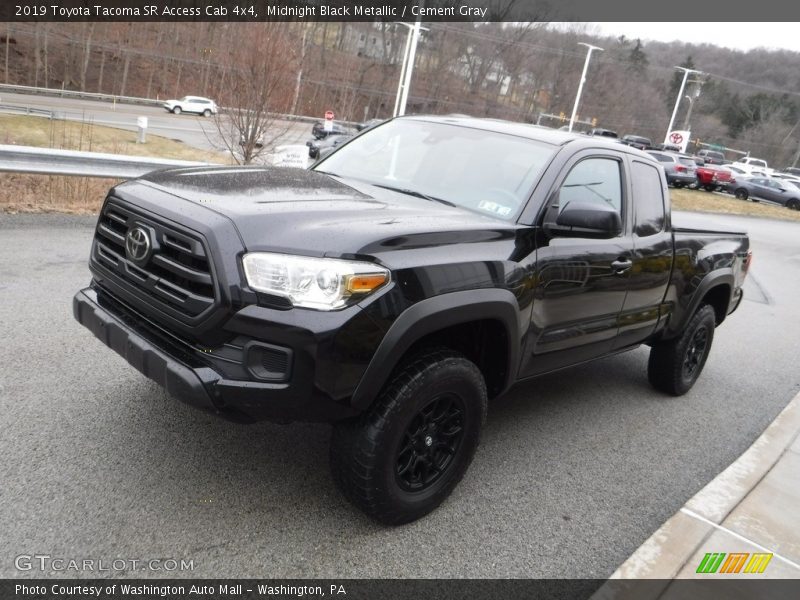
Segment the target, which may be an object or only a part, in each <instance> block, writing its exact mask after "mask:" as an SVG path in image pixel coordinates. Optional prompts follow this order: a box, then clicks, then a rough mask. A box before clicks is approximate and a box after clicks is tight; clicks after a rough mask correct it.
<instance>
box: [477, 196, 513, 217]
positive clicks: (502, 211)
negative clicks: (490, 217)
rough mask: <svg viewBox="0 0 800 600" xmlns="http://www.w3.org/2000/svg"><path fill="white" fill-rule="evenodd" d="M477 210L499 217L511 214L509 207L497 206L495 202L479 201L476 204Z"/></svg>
mask: <svg viewBox="0 0 800 600" xmlns="http://www.w3.org/2000/svg"><path fill="white" fill-rule="evenodd" d="M478 208H480V209H481V210H485V211H488V212H491V213H494V214H496V215H500V216H501V217H507V216H508V215H510V214H511V207H510V206H503V205H502V204H498V203H497V202H488V201H486V200H481V201H480V203H479V204H478Z"/></svg>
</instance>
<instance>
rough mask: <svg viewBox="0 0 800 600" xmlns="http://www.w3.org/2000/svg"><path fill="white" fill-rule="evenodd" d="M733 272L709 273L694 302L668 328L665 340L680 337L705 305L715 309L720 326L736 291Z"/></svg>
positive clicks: (696, 292) (693, 298)
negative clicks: (698, 310)
mask: <svg viewBox="0 0 800 600" xmlns="http://www.w3.org/2000/svg"><path fill="white" fill-rule="evenodd" d="M734 282H735V279H734V276H733V271H731V270H730V269H725V270H721V271H716V272H712V273H709V274H708V275H707V276H706V277H705V279H704V280H703V281H702V282H700V285H699V286H698V287H697V289H696V290H695V292H694V294H693V295H692V301H691V302H690V303H689V305H688V307H687V308H686V309H685V310H684V311H683V312H682V314H681V315H680V318H679V319H676V321H674V322H673V323H671V324H670V325H669V326H668V328H667V329H668V331H667V335H666V336H665V338H671V337H675V336H677V335H680V333H681V332H682V331H683V330H684V328H685V327H686V325H687V324H688V322H689V321H690V320H691V318H692V317H693V316H694V314H695V313H696V312H697V309H698V308H700V307H701V306H702V305H703V304H709V305H710V306H711V308H713V309H714V316H715V320H716V324H717V325H719V324H720V323H722V322H723V321H724V320H725V317H726V316H727V315H728V307H729V306H730V303H731V298H732V295H733V290H734Z"/></svg>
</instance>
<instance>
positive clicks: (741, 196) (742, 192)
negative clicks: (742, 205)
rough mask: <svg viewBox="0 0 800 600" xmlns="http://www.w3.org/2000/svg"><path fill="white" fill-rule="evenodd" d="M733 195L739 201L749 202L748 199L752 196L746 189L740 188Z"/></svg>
mask: <svg viewBox="0 0 800 600" xmlns="http://www.w3.org/2000/svg"><path fill="white" fill-rule="evenodd" d="M733 195H734V196H736V198H737V199H738V200H747V198H748V197H749V196H750V194H748V193H747V190H746V189H744V188H738V189H737V190H736V191H735V192H734V193H733Z"/></svg>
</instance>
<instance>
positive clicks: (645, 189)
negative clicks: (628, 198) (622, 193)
mask: <svg viewBox="0 0 800 600" xmlns="http://www.w3.org/2000/svg"><path fill="white" fill-rule="evenodd" d="M631 185H632V187H633V214H634V219H635V220H636V227H635V228H634V231H635V232H636V235H638V236H639V237H645V236H648V235H654V234H656V233H659V232H661V231H663V229H664V224H665V221H666V216H665V209H664V189H663V186H662V184H661V175H660V173H659V172H658V169H656V168H655V167H654V166H653V165H648V164H645V163H642V162H638V161H634V162H633V165H632V167H631Z"/></svg>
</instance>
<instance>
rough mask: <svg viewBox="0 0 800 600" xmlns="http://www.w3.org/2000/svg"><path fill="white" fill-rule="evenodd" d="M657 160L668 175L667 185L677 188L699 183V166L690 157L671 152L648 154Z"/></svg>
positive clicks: (651, 152)
mask: <svg viewBox="0 0 800 600" xmlns="http://www.w3.org/2000/svg"><path fill="white" fill-rule="evenodd" d="M647 153H648V154H650V155H651V156H652V157H653V158H655V159H656V160H657V161H658V162H659V163H660V164H661V166H662V167H664V172H665V173H666V175H667V184H668V185H673V186H675V187H684V186H690V185H695V184H696V183H697V165H695V163H694V160H692V158H691V157H690V156H680V155H679V154H673V153H669V152H656V151H655V150H649V151H648V152H647Z"/></svg>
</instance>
